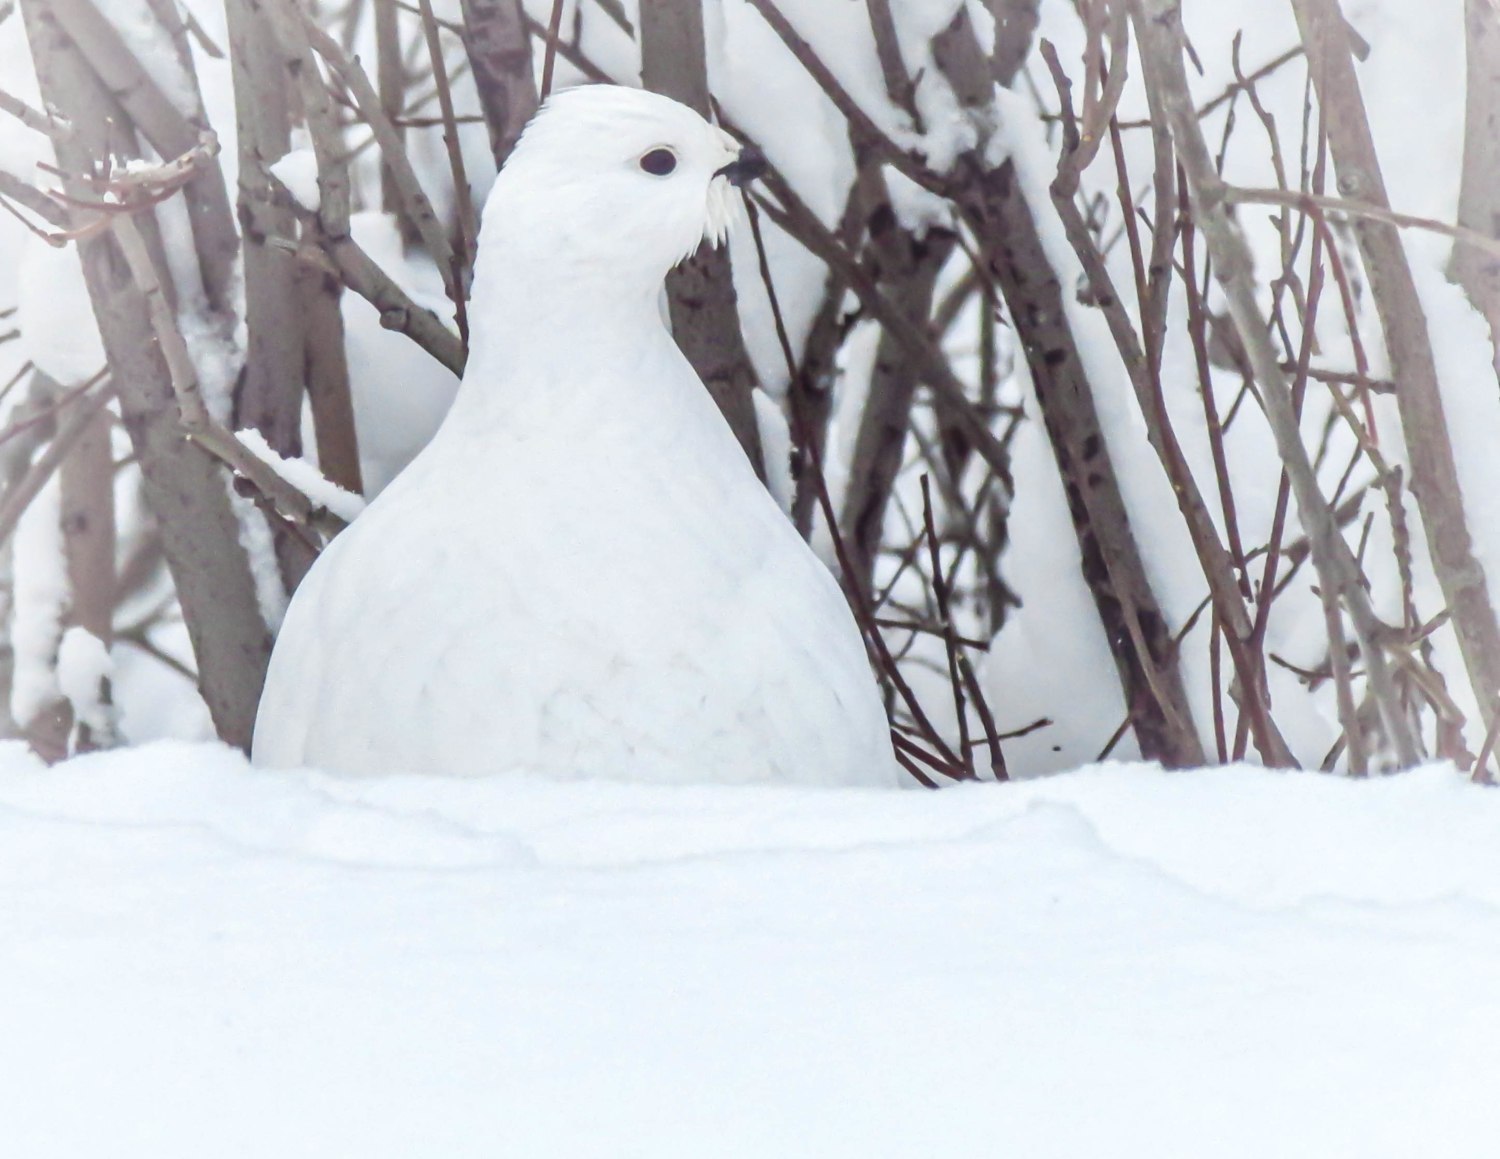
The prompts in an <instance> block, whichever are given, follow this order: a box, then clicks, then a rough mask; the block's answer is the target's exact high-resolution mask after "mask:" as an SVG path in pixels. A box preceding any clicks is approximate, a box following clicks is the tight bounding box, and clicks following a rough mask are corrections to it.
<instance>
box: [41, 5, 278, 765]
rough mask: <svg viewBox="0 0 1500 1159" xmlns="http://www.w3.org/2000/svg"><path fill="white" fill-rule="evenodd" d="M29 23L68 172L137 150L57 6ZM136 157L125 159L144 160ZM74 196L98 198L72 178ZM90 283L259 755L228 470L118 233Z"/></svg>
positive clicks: (85, 244) (257, 651)
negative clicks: (63, 135) (172, 363)
mask: <svg viewBox="0 0 1500 1159" xmlns="http://www.w3.org/2000/svg"><path fill="white" fill-rule="evenodd" d="M22 13H23V15H24V17H25V20H26V29H27V34H28V36H29V38H30V41H31V47H32V56H33V59H34V60H35V63H36V68H37V77H38V81H39V83H40V85H41V89H42V93H43V96H44V99H45V100H46V101H47V103H48V104H49V105H51V106H53V107H55V108H57V109H58V110H59V111H60V112H62V114H63V115H64V116H66V117H67V118H68V120H69V121H70V122H71V123H72V125H73V133H72V135H71V136H70V137H68V138H67V139H65V140H61V141H59V142H58V143H57V146H56V147H57V151H58V161H59V163H60V164H61V166H62V167H63V169H64V170H65V171H67V172H68V173H69V174H77V173H87V172H88V171H89V169H90V167H91V166H92V165H93V164H94V163H95V162H96V161H97V160H99V159H101V158H102V157H104V156H106V155H108V150H109V149H110V148H111V147H114V148H119V147H121V146H122V145H124V144H127V142H125V141H123V140H122V134H124V135H128V133H127V127H128V126H129V125H130V124H131V121H130V117H129V114H128V113H127V112H126V110H124V109H123V108H122V107H121V106H120V105H119V104H117V103H116V102H115V101H114V99H113V97H112V96H111V91H110V90H109V88H107V87H106V85H105V84H104V83H103V82H102V81H101V79H100V77H99V76H97V75H96V74H95V72H94V71H93V69H92V68H90V67H89V64H88V62H87V60H86V59H85V58H84V56H83V55H82V54H81V53H80V52H79V50H78V49H77V48H76V47H75V45H74V44H73V42H72V41H71V40H69V39H68V37H67V36H66V35H65V34H64V32H63V29H62V27H61V25H60V24H59V22H58V20H57V17H56V15H55V13H54V11H53V6H52V4H51V3H50V0H25V2H24V3H23V5H22ZM133 152H134V150H133V148H132V149H130V150H129V151H128V152H127V154H126V155H130V154H131V153H133ZM68 184H69V187H70V189H69V191H70V192H71V193H72V194H73V195H74V196H76V197H80V198H89V197H92V196H93V191H92V190H91V189H89V188H88V187H87V186H86V185H85V184H83V183H81V182H80V181H78V180H77V179H73V178H70V179H69V182H68ZM79 249H80V253H81V256H82V259H83V270H84V278H85V281H86V283H87V285H88V289H89V297H90V299H91V300H92V302H93V306H94V315H95V318H96V319H97V321H98V324H99V332H100V335H101V337H102V338H103V340H104V348H105V352H106V355H107V357H108V359H109V364H110V369H111V372H112V375H113V379H114V382H115V385H116V392H117V394H118V397H119V399H120V409H121V414H122V417H123V419H124V422H125V427H126V430H127V431H128V432H129V434H130V438H131V441H132V443H133V445H134V447H135V451H136V454H137V456H138V458H139V461H140V465H141V472H142V475H143V477H144V489H145V495H146V501H147V505H148V506H149V508H150V510H151V512H152V514H153V516H154V517H155V518H156V521H157V523H158V525H159V527H160V528H161V532H162V539H163V547H164V550H165V553H166V556H167V563H168V567H169V568H170V569H171V572H172V578H173V580H174V582H175V584H176V588H177V593H178V597H179V599H180V601H181V603H182V609H183V616H184V619H185V621H186V623H187V628H188V634H189V636H190V638H191V640H192V644H193V650H194V654H195V655H196V657H197V662H198V673H199V677H198V679H199V689H200V691H201V692H202V694H203V698H204V700H205V702H206V703H207V705H208V709H209V712H210V714H211V715H212V717H213V721H214V725H215V727H216V729H217V730H218V733H219V735H220V737H222V738H223V739H224V740H225V741H227V742H228V743H230V744H234V745H238V746H240V747H242V748H248V747H249V743H250V737H251V733H252V731H253V729H254V724H255V709H256V704H257V702H258V700H259V697H260V689H261V684H262V683H263V681H264V679H265V668H266V663H267V661H268V659H269V657H270V650H271V640H270V634H269V632H268V631H267V630H266V625H265V622H264V621H263V620H262V618H261V615H260V609H259V606H258V604H257V601H256V595H255V585H254V583H253V581H252V580H251V577H250V568H249V561H248V559H247V558H246V556H245V551H244V548H243V547H241V545H240V539H239V524H238V521H237V520H236V518H235V515H234V512H233V510H232V509H231V507H230V503H229V494H228V490H227V488H226V485H225V482H226V481H225V477H224V474H223V472H222V471H221V469H220V468H219V466H218V464H217V463H216V462H214V461H213V460H212V459H211V458H210V457H209V456H208V455H207V454H206V453H205V452H204V451H202V450H201V449H200V448H199V447H197V446H196V445H195V444H193V443H191V442H189V441H188V440H187V439H186V438H185V437H184V435H183V430H182V426H181V423H180V421H179V416H178V412H177V403H176V399H175V397H174V396H173V393H172V386H171V382H170V380H169V378H168V375H167V369H166V366H165V364H164V362H163V360H162V356H161V353H160V351H159V349H158V348H157V346H156V344H155V342H154V341H153V340H152V332H151V326H150V322H149V320H148V318H147V315H146V308H145V304H144V303H143V302H142V301H141V298H140V295H139V294H138V293H137V292H136V290H135V287H134V284H133V281H132V279H131V275H130V271H129V269H128V268H127V267H126V265H125V263H124V261H123V259H122V257H121V255H120V253H119V251H118V249H117V247H116V246H115V244H114V242H113V241H112V239H111V238H110V236H109V235H108V234H107V233H101V234H96V235H94V236H93V237H91V238H88V239H86V240H84V241H81V242H80V243H79Z"/></svg>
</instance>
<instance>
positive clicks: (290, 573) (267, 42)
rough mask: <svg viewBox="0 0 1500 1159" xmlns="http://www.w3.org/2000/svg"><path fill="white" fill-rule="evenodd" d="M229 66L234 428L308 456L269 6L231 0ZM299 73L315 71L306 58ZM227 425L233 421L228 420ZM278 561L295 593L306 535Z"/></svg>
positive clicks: (279, 89)
mask: <svg viewBox="0 0 1500 1159" xmlns="http://www.w3.org/2000/svg"><path fill="white" fill-rule="evenodd" d="M225 16H226V18H227V20H228V24H229V59H230V64H231V67H232V69H233V74H234V107H235V123H236V128H237V140H238V146H239V161H240V164H239V173H240V175H239V216H240V225H241V230H242V232H243V234H244V244H245V259H244V261H245V330H246V335H247V349H246V351H245V367H244V370H243V372H242V374H241V377H240V382H239V384H238V386H237V387H236V389H235V392H234V412H233V416H232V420H231V425H232V426H233V428H234V429H235V430H243V429H244V428H246V427H251V428H254V429H255V430H257V431H259V432H260V433H261V434H262V435H264V436H265V439H266V442H267V444H268V445H269V446H270V447H271V449H272V450H274V451H275V452H277V454H280V455H283V456H285V457H287V458H298V457H299V456H301V454H302V399H303V394H304V392H305V390H306V359H307V343H308V338H309V334H308V329H307V324H308V318H307V313H306V311H305V310H304V300H303V294H302V293H301V290H300V287H299V273H300V271H299V269H298V261H297V256H296V255H295V254H294V253H291V252H289V251H288V250H287V249H286V248H285V247H284V246H276V245H273V244H270V243H272V242H274V241H277V240H279V241H283V242H285V241H290V240H292V239H295V238H296V236H297V215H296V213H295V212H294V211H293V209H292V207H291V205H290V204H289V203H288V201H287V198H286V195H285V194H284V193H282V192H281V190H280V187H279V186H278V185H277V183H276V182H275V181H274V179H273V178H272V177H271V175H270V173H269V172H268V169H267V167H268V166H270V165H273V164H275V163H276V162H277V161H279V160H280V159H281V158H282V157H284V156H285V155H286V154H287V152H288V151H289V150H290V149H291V129H292V106H291V103H290V101H291V97H292V94H293V93H294V92H295V89H294V88H293V86H292V83H291V82H292V69H291V68H289V67H288V65H289V63H293V62H290V61H289V60H288V58H287V56H286V54H285V53H284V51H283V48H282V46H281V45H280V44H279V43H278V42H277V39H276V36H275V33H274V31H273V27H274V26H273V24H272V22H271V16H270V13H268V12H266V11H265V10H264V9H263V6H262V4H261V2H260V0H227V2H226V4H225ZM295 64H296V67H297V68H299V69H300V68H308V67H311V64H310V62H309V61H302V60H301V59H300V58H298V60H297V61H296V62H295ZM218 417H220V418H222V417H223V416H218ZM272 536H273V539H274V541H275V544H276V558H277V562H278V563H279V564H280V565H281V577H282V582H283V584H284V585H285V586H286V589H287V591H289V592H290V591H293V590H295V589H296V587H297V584H298V583H300V582H301V580H302V577H303V575H305V574H306V573H307V569H308V568H309V567H311V566H312V562H313V555H312V553H311V551H309V549H308V548H307V545H306V544H305V543H304V542H303V541H302V540H301V539H299V538H298V537H296V536H294V535H290V534H288V533H287V531H286V530H285V529H284V528H277V527H275V526H274V525H273V527H272Z"/></svg>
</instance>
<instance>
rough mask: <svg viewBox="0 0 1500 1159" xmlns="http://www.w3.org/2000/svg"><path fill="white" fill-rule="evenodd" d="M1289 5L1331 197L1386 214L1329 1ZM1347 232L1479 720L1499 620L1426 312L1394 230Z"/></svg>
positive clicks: (1379, 226)
mask: <svg viewBox="0 0 1500 1159" xmlns="http://www.w3.org/2000/svg"><path fill="white" fill-rule="evenodd" d="M1292 7H1293V10H1294V11H1295V12H1296V15H1297V24H1298V27H1299V28H1300V29H1301V31H1302V43H1303V46H1304V48H1305V50H1306V52H1307V62H1308V68H1309V70H1310V71H1311V73H1312V80H1313V85H1314V87H1315V88H1316V90H1317V94H1318V101H1319V104H1320V105H1321V106H1322V110H1323V116H1324V118H1325V121H1326V123H1327V126H1328V143H1329V148H1330V150H1331V152H1332V154H1333V164H1334V168H1335V170H1336V171H1337V173H1338V183H1339V191H1340V192H1341V193H1342V194H1344V196H1346V197H1350V198H1352V199H1353V200H1356V201H1361V202H1365V203H1366V204H1370V205H1374V206H1377V207H1378V208H1381V209H1389V208H1390V199H1389V197H1388V196H1387V194H1386V188H1385V178H1384V176H1383V175H1382V173H1381V169H1380V160H1379V157H1378V155H1377V154H1376V151H1375V139H1374V136H1373V135H1372V134H1371V132H1370V121H1369V118H1368V116H1367V115H1366V113H1365V103H1364V96H1363V94H1362V93H1361V91H1360V85H1359V77H1358V76H1357V75H1356V74H1355V71H1354V55H1353V52H1352V49H1351V45H1350V39H1349V37H1350V29H1349V26H1348V24H1347V23H1346V22H1345V20H1344V14H1343V12H1342V11H1341V9H1340V8H1339V4H1338V0H1293V4H1292ZM1492 19H1493V17H1492ZM1491 32H1492V35H1493V34H1494V32H1495V30H1494V29H1492V30H1491ZM1492 112H1493V110H1492ZM1491 196H1493V191H1491ZM1354 233H1355V237H1356V239H1357V240H1358V242H1359V250H1360V254H1361V256H1362V257H1363V259H1364V265H1365V270H1366V272H1367V273H1368V274H1369V278H1370V288H1371V291H1372V293H1373V297H1374V301H1375V309H1376V312H1377V313H1378V314H1379V315H1380V324H1381V327H1382V329H1383V330H1384V332H1385V345H1386V352H1387V354H1388V355H1389V357H1390V361H1391V375H1392V377H1393V378H1394V379H1395V381H1396V384H1397V389H1396V403H1397V407H1398V409H1399V411H1400V414H1401V428H1402V431H1403V434H1404V436H1405V440H1406V452H1407V458H1408V461H1409V463H1410V466H1411V491H1412V494H1413V495H1414V496H1415V497H1416V500H1417V507H1418V509H1419V510H1420V511H1421V513H1422V526H1423V529H1424V530H1425V532H1426V535H1427V549H1428V551H1429V552H1430V553H1431V556H1432V566H1433V570H1434V571H1435V572H1436V573H1437V579H1438V584H1439V586H1440V587H1441V588H1442V591H1443V598H1444V599H1445V600H1446V601H1447V605H1448V610H1449V611H1450V612H1451V613H1452V616H1453V626H1454V629H1455V634H1456V635H1457V637H1458V645H1459V649H1460V651H1461V652H1462V653H1463V658H1464V665H1465V667H1466V668H1467V669H1468V675H1469V681H1470V683H1471V684H1472V686H1473V689H1474V696H1475V698H1476V699H1477V700H1478V702H1479V708H1480V713H1481V714H1482V716H1483V718H1484V720H1485V722H1486V724H1488V723H1489V722H1490V721H1491V720H1492V719H1493V717H1494V715H1495V705H1496V698H1497V696H1500V621H1497V620H1496V617H1495V609H1494V606H1493V605H1492V604H1491V602H1490V594H1489V587H1488V585H1487V583H1486V581H1485V574H1484V567H1483V566H1482V565H1481V564H1480V562H1479V560H1478V558H1476V556H1475V555H1474V545H1473V540H1472V539H1471V537H1470V535H1469V528H1468V524H1467V522H1466V521H1465V518H1464V509H1463V493H1462V491H1461V490H1460V489H1459V482H1458V466H1457V464H1456V463H1455V462H1454V459H1453V443H1452V441H1451V439H1450V437H1449V434H1448V420H1447V417H1446V416H1445V414H1444V413H1443V400H1442V394H1441V390H1440V388H1439V385H1438V377H1437V366H1436V363H1435V362H1434V359H1433V353H1432V339H1431V335H1430V334H1429V333H1428V329H1427V315H1426V313H1425V312H1424V311H1423V309H1422V301H1421V298H1420V296H1419V295H1418V293H1417V286H1416V282H1415V280H1414V279H1413V277H1412V272H1411V266H1410V265H1409V264H1408V263H1407V259H1406V250H1405V249H1404V248H1403V246H1402V244H1401V235H1400V232H1399V231H1398V230H1397V229H1396V227H1395V226H1393V225H1387V224H1385V223H1384V222H1379V221H1373V220H1371V219H1369V218H1359V219H1357V220H1356V222H1355V226H1354Z"/></svg>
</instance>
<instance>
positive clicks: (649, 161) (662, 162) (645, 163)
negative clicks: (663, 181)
mask: <svg viewBox="0 0 1500 1159" xmlns="http://www.w3.org/2000/svg"><path fill="white" fill-rule="evenodd" d="M641 168H642V169H644V170H645V171H646V172H647V173H649V174H651V176H653V177H665V176H666V175H667V174H669V173H671V172H672V170H674V169H676V168H677V154H676V153H674V152H672V150H670V149H652V150H651V152H649V153H647V154H646V155H645V156H644V157H642V158H641Z"/></svg>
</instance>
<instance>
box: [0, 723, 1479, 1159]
mask: <svg viewBox="0 0 1500 1159" xmlns="http://www.w3.org/2000/svg"><path fill="white" fill-rule="evenodd" d="M1496 849H1500V795H1497V794H1495V793H1493V792H1489V791H1486V790H1481V789H1477V788H1474V787H1471V786H1469V785H1468V784H1466V783H1465V782H1464V781H1463V779H1462V778H1461V777H1460V776H1458V775H1457V774H1455V773H1454V772H1453V771H1452V770H1451V769H1445V768H1433V769H1428V770H1425V771H1421V772H1418V773H1414V774H1411V775H1408V776H1405V777H1401V778H1399V779H1391V780H1384V781H1378V782H1373V783H1354V782H1349V781H1345V780H1335V779H1330V778H1326V777H1321V776H1318V775H1315V774H1273V773H1266V772H1261V771H1254V770H1248V769H1228V770H1219V771H1213V772H1199V773H1192V774H1176V775H1169V774H1163V773H1161V772H1159V771H1157V770H1154V769H1149V768H1142V767H1126V766H1113V767H1102V768H1095V769H1089V770H1085V771H1082V772H1078V773H1073V774H1068V775H1064V776H1060V777H1056V778H1049V779H1045V780H1041V781H1036V782H1031V783H1027V784H1023V785H1013V786H988V787H973V788H967V789H957V790H950V791H946V792H943V793H940V794H926V793H920V792H915V791H914V792H906V793H898V792H885V793H882V792H877V791H865V792H861V791H832V790H830V791H812V790H802V791H797V790H783V789H744V788H736V789H731V788H709V787H703V788H677V789H660V788H642V787H632V786H620V785H606V784H554V783H546V782H539V781H530V780H525V779H520V778H513V779H499V780H491V781H479V782H459V781H445V780H438V779H424V780H419V779H415V778H407V779H401V778H397V779H389V780H378V781H359V782H355V781H346V780H337V779H334V778H331V777H328V776H324V775H321V774H316V773H302V774H268V773H264V772H253V771H251V770H249V769H248V768H247V767H246V765H245V764H244V762H243V761H242V760H241V759H240V758H239V757H238V756H237V755H235V754H232V753H230V752H228V751H227V750H225V749H222V748H217V747H212V746H189V745H184V744H165V745H157V746H151V747H147V748H144V749H137V750H132V751H127V752H120V753H116V754H110V755H102V756H95V757H88V758H82V759H78V760H74V761H72V762H69V763H68V764H66V765H63V766H61V767H59V768H57V769H55V770H52V771H50V772H49V771H46V770H44V769H42V768H41V767H40V766H38V765H37V764H36V763H35V762H34V761H33V760H32V758H30V757H28V756H27V755H26V754H25V753H24V751H22V750H21V749H19V748H18V747H16V746H9V747H5V748H0V891H3V898H0V922H3V926H4V937H3V939H0V1122H3V1123H4V1137H5V1140H6V1144H5V1152H6V1154H8V1155H16V1156H27V1157H50V1156H66V1157H70V1159H71V1157H75V1156H83V1155H89V1156H109V1157H112V1159H113V1157H122V1159H134V1157H137V1156H140V1157H146V1156H149V1157H151V1159H163V1157H173V1156H190V1155H191V1156H196V1155H213V1156H216V1157H231V1156H256V1157H263V1156H267V1155H275V1156H278V1157H292V1156H320V1157H325V1156H330V1155H359V1156H361V1157H364V1159H369V1157H376V1156H424V1157H425V1156H443V1157H445V1159H448V1157H458V1156H470V1155H472V1156H486V1157H492V1156H500V1155H506V1156H510V1155H514V1156H547V1157H554V1156H557V1157H572V1156H580V1157H598V1156H606V1157H613V1156H649V1157H653V1159H656V1157H675V1156H692V1157H700V1156H715V1157H719V1156H747V1157H756V1159H766V1157H770V1156H776V1157H782V1156H819V1157H826V1156H851V1157H858V1159H868V1157H878V1156H926V1155H950V1156H994V1155H1017V1156H1027V1157H1038V1156H1080V1157H1082V1156H1087V1157H1090V1159H1093V1157H1096V1156H1109V1157H1111V1159H1117V1157H1127V1159H1128V1157H1131V1156H1150V1157H1152V1159H1160V1157H1163V1156H1193V1157H1201V1156H1213V1157H1218V1156H1242V1155H1243V1156H1255V1157H1257V1159H1261V1157H1264V1156H1271V1155H1274V1156H1278V1157H1291V1156H1317V1157H1320V1159H1323V1157H1327V1156H1356V1155H1357V1156H1361V1157H1371V1156H1403V1157H1405V1156H1412V1155H1441V1156H1445V1157H1454V1156H1479V1155H1488V1154H1493V1147H1494V1140H1495V1139H1496V1138H1497V1137H1500V1104H1497V1102H1496V1100H1495V1099H1494V1097H1493V1089H1492V1088H1493V1081H1494V1077H1495V1076H1496V1075H1497V1074H1500V997H1497V996H1496V993H1495V990H1494V987H1493V978H1494V973H1495V965H1496V963H1497V961H1500V877H1497V875H1496V874H1495V872H1494V865H1495V861H1494V858H1495V850H1496Z"/></svg>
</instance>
